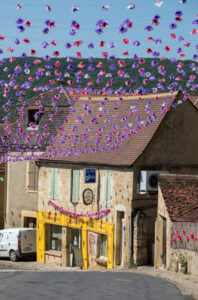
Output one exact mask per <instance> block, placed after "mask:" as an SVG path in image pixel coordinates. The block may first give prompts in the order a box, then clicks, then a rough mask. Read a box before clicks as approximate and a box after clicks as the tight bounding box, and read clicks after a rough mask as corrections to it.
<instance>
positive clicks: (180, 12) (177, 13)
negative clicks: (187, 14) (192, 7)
mask: <svg viewBox="0 0 198 300" xmlns="http://www.w3.org/2000/svg"><path fill="white" fill-rule="evenodd" d="M175 15H176V16H179V17H181V16H182V15H183V12H182V11H181V10H177V11H176V12H175Z"/></svg>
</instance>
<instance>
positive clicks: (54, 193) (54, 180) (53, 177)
mask: <svg viewBox="0 0 198 300" xmlns="http://www.w3.org/2000/svg"><path fill="white" fill-rule="evenodd" d="M50 181H51V182H50V198H51V199H52V200H57V198H58V168H51V169H50Z"/></svg>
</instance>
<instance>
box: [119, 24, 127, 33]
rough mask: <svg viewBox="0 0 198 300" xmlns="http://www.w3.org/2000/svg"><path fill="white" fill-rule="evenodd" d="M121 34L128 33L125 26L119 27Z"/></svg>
mask: <svg viewBox="0 0 198 300" xmlns="http://www.w3.org/2000/svg"><path fill="white" fill-rule="evenodd" d="M119 32H120V33H125V32H127V28H125V27H124V26H123V25H121V26H120V27H119Z"/></svg>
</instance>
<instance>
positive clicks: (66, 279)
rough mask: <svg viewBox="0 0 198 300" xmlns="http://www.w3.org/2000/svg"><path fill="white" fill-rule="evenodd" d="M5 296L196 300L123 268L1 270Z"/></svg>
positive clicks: (165, 283) (0, 287)
mask: <svg viewBox="0 0 198 300" xmlns="http://www.w3.org/2000/svg"><path fill="white" fill-rule="evenodd" d="M0 299H1V300H5V299H6V300H8V299H9V300H12V299H14V300H18V299H20V300H23V299H26V300H27V299H28V300H32V299H33V300H34V299H35V300H40V299H42V300H43V299H53V300H54V299H55V300H62V299H64V300H67V299H68V300H69V299H70V300H77V299H78V300H79V299H81V300H85V299H86V300H99V299H100V300H107V299H108V300H110V299H112V300H126V299H132V300H184V299H185V300H192V298H191V297H186V296H182V295H181V294H180V291H179V290H178V289H177V287H176V286H175V285H173V284H172V283H170V282H168V281H165V280H163V279H160V278H154V277H151V276H147V275H142V274H134V273H123V272H122V273H121V272H115V273H112V272H6V273H3V272H0Z"/></svg>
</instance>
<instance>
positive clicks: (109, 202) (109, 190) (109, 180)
mask: <svg viewBox="0 0 198 300" xmlns="http://www.w3.org/2000/svg"><path fill="white" fill-rule="evenodd" d="M111 186H112V174H111V172H108V173H107V187H108V188H107V207H110V206H111Z"/></svg>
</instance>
